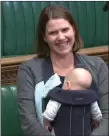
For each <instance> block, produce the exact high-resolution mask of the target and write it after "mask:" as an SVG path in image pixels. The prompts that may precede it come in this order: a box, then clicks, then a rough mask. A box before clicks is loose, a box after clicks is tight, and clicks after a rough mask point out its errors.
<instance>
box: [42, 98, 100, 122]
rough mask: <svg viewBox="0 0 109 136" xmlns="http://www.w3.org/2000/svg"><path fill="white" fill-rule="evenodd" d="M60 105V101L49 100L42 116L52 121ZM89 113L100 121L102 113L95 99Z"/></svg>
mask: <svg viewBox="0 0 109 136" xmlns="http://www.w3.org/2000/svg"><path fill="white" fill-rule="evenodd" d="M60 107H61V103H59V102H56V101H54V100H50V101H49V102H48V104H47V106H46V110H45V111H44V114H43V116H44V118H46V119H48V120H50V121H53V120H54V118H55V117H56V115H57V112H58V110H59V108H60ZM91 114H92V119H94V120H97V121H100V120H101V119H102V114H101V111H100V108H99V106H98V103H97V101H96V102H93V103H92V104H91Z"/></svg>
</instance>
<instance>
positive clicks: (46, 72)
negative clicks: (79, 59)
mask: <svg viewBox="0 0 109 136" xmlns="http://www.w3.org/2000/svg"><path fill="white" fill-rule="evenodd" d="M53 74H54V72H53V66H52V62H51V59H50V57H48V58H47V59H45V60H44V62H43V64H42V77H43V81H44V83H46V82H47V80H48V79H49V78H50V77H51V76H52V75H53Z"/></svg>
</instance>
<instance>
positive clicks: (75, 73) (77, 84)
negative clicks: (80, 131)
mask: <svg viewBox="0 0 109 136" xmlns="http://www.w3.org/2000/svg"><path fill="white" fill-rule="evenodd" d="M91 83H92V76H91V74H90V73H89V72H88V71H87V70H85V69H83V68H76V69H74V70H71V71H70V72H68V74H67V76H66V77H65V80H64V84H63V89H65V90H68V91H73V90H77V91H78V90H81V91H82V90H86V91H87V89H88V88H89V87H90V86H91ZM60 107H61V104H60V103H59V102H56V101H54V100H50V101H49V102H48V104H47V106H46V110H45V111H44V114H43V117H44V126H45V128H46V129H47V130H50V131H51V123H50V122H51V121H53V120H54V118H55V117H56V115H57V112H58V111H59V108H60ZM91 114H92V117H91V118H92V124H93V125H94V127H95V128H96V127H98V125H99V123H100V120H101V119H102V114H101V111H100V109H99V106H98V103H97V101H96V102H94V103H92V104H91Z"/></svg>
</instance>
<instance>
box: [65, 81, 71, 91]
mask: <svg viewBox="0 0 109 136" xmlns="http://www.w3.org/2000/svg"><path fill="white" fill-rule="evenodd" d="M66 84H67V89H68V90H70V89H71V82H70V81H67V82H66Z"/></svg>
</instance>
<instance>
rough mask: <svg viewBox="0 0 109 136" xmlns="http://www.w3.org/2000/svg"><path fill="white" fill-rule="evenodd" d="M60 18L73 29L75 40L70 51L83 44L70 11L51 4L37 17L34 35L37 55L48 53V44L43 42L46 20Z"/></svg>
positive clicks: (75, 50) (76, 49) (74, 50)
mask: <svg viewBox="0 0 109 136" xmlns="http://www.w3.org/2000/svg"><path fill="white" fill-rule="evenodd" d="M60 18H63V19H65V20H67V21H68V22H69V23H70V25H71V26H72V27H73V28H74V30H75V42H74V46H73V48H72V51H73V52H74V53H76V52H77V51H78V50H79V49H80V48H81V47H82V46H83V42H82V40H81V37H80V34H79V31H78V28H77V25H76V23H75V21H74V19H73V17H72V15H71V13H70V12H69V11H68V10H67V9H66V8H64V7H63V6H57V5H51V6H48V7H45V8H44V9H43V11H42V12H41V14H40V17H39V22H38V26H37V35H36V36H37V40H36V42H37V45H36V48H37V49H36V53H37V54H39V57H41V56H43V57H47V56H49V55H50V49H49V46H48V44H47V42H45V40H44V35H45V30H46V25H47V22H48V21H49V20H50V19H60Z"/></svg>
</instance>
